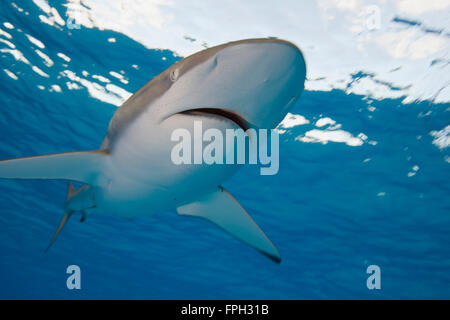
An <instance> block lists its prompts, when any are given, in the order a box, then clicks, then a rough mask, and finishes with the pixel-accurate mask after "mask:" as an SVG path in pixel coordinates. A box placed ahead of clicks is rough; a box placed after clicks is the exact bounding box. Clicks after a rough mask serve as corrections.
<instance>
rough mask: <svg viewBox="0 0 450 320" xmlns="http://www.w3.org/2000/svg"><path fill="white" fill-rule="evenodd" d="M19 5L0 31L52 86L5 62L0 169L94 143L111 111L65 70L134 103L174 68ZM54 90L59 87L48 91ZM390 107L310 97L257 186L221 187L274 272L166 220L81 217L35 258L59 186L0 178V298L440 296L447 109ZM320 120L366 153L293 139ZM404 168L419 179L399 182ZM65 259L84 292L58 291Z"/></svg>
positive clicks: (449, 216) (197, 227) (214, 233)
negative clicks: (272, 256)
mask: <svg viewBox="0 0 450 320" xmlns="http://www.w3.org/2000/svg"><path fill="white" fill-rule="evenodd" d="M52 5H53V6H55V7H56V8H57V9H58V11H60V12H64V10H65V7H62V6H60V5H58V4H57V3H53V4H52ZM20 6H21V8H23V9H24V10H25V11H27V12H29V15H25V14H23V13H20V12H18V11H17V10H16V9H15V8H13V7H12V6H11V5H10V4H9V3H2V5H1V6H0V17H1V21H0V22H4V21H9V22H10V23H11V24H13V25H14V27H15V28H14V29H11V30H9V29H6V28H5V27H3V26H1V27H2V29H4V30H5V31H7V32H8V33H9V34H11V35H12V37H13V39H10V40H9V41H11V42H14V45H15V46H16V48H17V49H18V50H20V52H22V53H23V55H24V56H25V57H26V58H27V59H28V60H29V62H30V64H31V65H34V66H37V67H39V68H40V69H41V70H43V71H44V72H45V73H46V74H48V75H49V78H46V77H43V76H41V75H39V74H37V73H36V72H34V71H33V70H32V69H31V66H30V65H28V64H26V63H23V62H19V61H17V60H15V59H14V57H13V56H12V55H11V54H9V53H5V52H2V53H0V63H1V66H0V67H1V70H0V83H1V87H0V101H1V107H0V108H1V113H0V137H1V143H0V159H9V158H15V157H21V156H31V155H39V154H48V153H58V152H67V151H78V150H92V149H96V148H98V146H99V145H100V143H101V141H102V139H103V137H104V135H105V132H106V128H107V125H108V122H109V120H110V118H111V116H112V115H113V113H114V111H115V110H116V107H115V106H114V105H112V104H109V103H105V102H102V101H100V100H98V99H95V98H93V97H92V96H91V95H90V94H89V92H88V90H87V89H86V88H81V89H80V90H68V87H67V85H66V82H67V81H69V80H68V79H67V78H66V77H62V76H61V77H59V78H58V75H59V73H60V72H61V71H63V70H71V71H73V72H75V73H76V74H77V75H78V76H81V74H82V71H83V70H85V71H87V72H88V73H89V74H90V75H93V74H99V75H107V76H108V77H109V79H110V80H111V81H112V83H113V84H115V85H117V86H119V87H122V88H124V89H125V90H127V91H129V92H135V91H136V90H137V89H139V88H140V87H141V86H143V85H144V84H145V83H147V82H148V81H149V80H150V79H151V78H152V77H153V76H155V75H157V74H158V73H159V72H161V71H163V70H164V69H166V68H167V67H168V66H170V65H171V64H173V63H174V62H175V61H176V60H177V59H180V58H176V57H174V56H173V54H172V52H170V51H165V50H152V49H148V48H145V47H144V46H142V45H141V44H139V43H138V42H136V41H134V40H132V39H130V38H128V37H126V36H125V35H123V34H119V33H116V32H112V31H101V30H98V29H86V28H81V29H79V30H72V31H70V30H68V29H67V27H61V28H60V29H58V28H55V27H52V26H49V25H47V24H44V23H41V21H40V20H39V18H38V12H37V11H38V9H37V7H36V6H35V5H34V4H33V3H31V1H30V2H23V3H21V4H20ZM25 33H26V34H30V35H32V36H33V37H35V38H37V39H40V40H41V41H42V42H43V43H45V49H42V50H41V51H43V52H45V53H46V54H47V55H48V56H49V57H50V58H51V59H52V60H53V61H54V65H53V66H52V67H51V68H49V67H47V66H45V65H44V64H43V60H42V59H41V58H40V57H39V56H38V55H36V53H35V51H34V50H35V49H37V48H38V47H36V45H32V44H31V43H30V42H29V41H28V39H27V38H26V37H25ZM0 37H1V36H0ZM111 37H114V38H116V40H117V41H116V43H110V42H108V41H107V39H108V38H111ZM3 39H6V38H4V37H3ZM2 48H8V46H7V45H6V44H4V43H0V49H2ZM58 52H62V53H65V54H67V55H68V56H70V57H71V61H70V62H65V61H64V60H62V59H60V58H58V57H57V55H56V54H57V53H58ZM162 57H165V58H166V59H165V60H163V59H162ZM64 64H66V66H64ZM133 65H138V66H139V68H138V69H136V68H134V67H133ZM3 69H8V70H10V71H13V72H14V73H15V74H16V76H17V77H18V79H17V80H14V79H12V78H11V77H9V76H8V75H7V74H6V73H5V72H4V71H3ZM111 70H114V71H116V72H118V71H120V70H123V71H124V73H125V74H126V77H127V78H128V79H129V83H128V84H124V83H122V82H120V81H119V79H117V78H114V77H112V76H109V72H110V71H111ZM91 80H93V79H91ZM54 84H57V85H59V86H60V88H61V89H62V92H55V91H50V90H49V89H50V88H51V85H54ZM37 86H44V90H41V89H39V88H38V87H37ZM401 100H402V99H398V100H392V99H384V100H374V101H373V102H372V103H371V105H372V106H373V107H375V108H376V110H375V111H374V112H370V111H369V110H367V99H366V98H365V97H363V96H358V95H353V94H350V95H349V94H346V93H345V92H343V91H340V90H333V91H330V92H320V91H305V92H304V94H303V95H302V97H301V99H300V101H299V102H298V104H297V105H296V106H295V108H294V110H292V111H291V112H292V113H294V114H301V115H303V116H305V117H306V118H307V119H310V120H311V122H310V123H309V124H307V125H304V126H297V127H294V128H292V129H288V130H287V132H286V133H285V134H283V135H281V136H280V139H281V140H280V143H281V144H280V171H279V173H278V174H277V175H274V176H260V175H259V169H258V168H256V167H252V166H248V167H244V168H243V169H242V170H241V171H240V172H239V173H238V174H237V175H235V176H234V177H233V178H231V179H230V180H228V181H227V182H226V183H225V184H224V186H225V187H226V188H227V189H228V190H230V192H231V193H232V194H233V195H234V196H235V197H236V198H237V199H238V200H239V201H240V202H241V204H242V205H243V206H244V207H245V208H246V209H247V210H248V212H249V213H250V214H251V215H252V216H253V218H254V219H255V220H256V222H257V223H258V224H259V225H260V226H261V228H262V229H263V230H264V231H265V232H266V234H267V235H268V236H269V238H270V239H271V240H272V241H273V243H274V244H275V245H276V246H277V248H278V249H279V251H280V253H281V255H282V258H283V261H282V263H281V264H280V265H277V264H275V263H273V262H272V261H270V260H269V259H267V258H266V257H264V256H263V255H261V254H259V253H258V252H256V251H255V250H252V249H250V248H248V247H246V246H244V245H243V244H241V243H240V242H239V241H237V240H235V239H234V238H231V237H230V236H229V235H227V234H225V233H223V232H221V231H220V230H218V229H217V228H216V227H215V226H213V225H210V224H208V222H206V221H202V220H199V219H189V218H183V217H179V216H177V215H176V214H175V212H174V211H173V212H172V211H171V212H162V213H159V214H157V215H155V216H151V217H148V218H141V219H136V220H133V221H129V220H124V219H120V218H116V217H109V216H96V215H92V216H90V217H89V218H88V219H87V220H86V221H85V222H84V223H79V222H78V219H77V217H76V218H74V219H72V220H71V221H70V222H69V223H68V224H67V226H66V227H65V229H64V230H63V232H62V234H61V235H60V237H59V238H58V240H57V241H56V243H55V245H54V246H53V247H52V248H51V250H50V251H49V252H48V253H46V254H45V253H44V249H45V248H46V246H47V244H48V241H49V240H50V238H51V236H52V235H53V233H54V231H55V229H56V227H57V225H58V223H59V221H60V219H61V215H62V207H63V203H64V200H65V196H66V188H67V185H66V182H64V181H9V180H1V181H0V298H2V299H18V298H27V299H47V298H57V299H84V298H87V299H97V298H113V299H116V298H126V299H129V298H133V299H330V298H331V299H336V298H338V299H354V298H357V299H361V298H363V299H366V298H367V299H380V298H387V299H396V298H425V299H428V298H446V299H448V298H450V248H449V245H450V232H449V231H450V200H449V196H448V195H449V191H450V183H449V178H450V171H449V166H450V164H449V163H447V162H446V160H445V157H446V156H447V157H448V156H449V151H448V148H447V149H442V150H441V149H439V148H438V147H437V146H436V145H434V144H433V143H432V142H433V139H434V138H433V137H432V136H431V135H430V134H429V133H430V131H433V130H441V129H442V128H444V127H445V126H446V125H448V122H449V117H448V111H447V109H448V108H449V104H434V103H431V102H427V101H425V102H420V103H419V102H417V103H411V104H406V105H405V104H401ZM320 115H326V116H328V117H331V118H332V119H334V120H336V121H337V122H338V123H341V124H343V126H344V129H345V130H346V131H349V132H351V133H353V134H358V133H359V132H363V133H364V134H365V135H367V136H368V137H369V139H370V140H371V141H376V142H377V144H375V145H373V144H369V143H364V144H363V145H362V146H358V147H352V146H349V145H346V144H344V143H334V142H329V143H327V144H321V143H302V142H301V141H297V140H295V137H297V136H298V135H300V134H301V133H304V131H305V130H310V129H313V127H314V125H313V122H314V121H313V119H318V118H319V116H320ZM369 116H370V117H369ZM366 159H370V160H366ZM447 159H448V158H447ZM364 160H366V161H364ZM415 165H417V166H418V167H419V168H420V169H419V170H417V171H416V174H415V175H413V176H408V172H412V169H411V168H412V167H413V166H415ZM72 264H76V265H79V266H80V268H81V270H82V282H81V283H82V289H81V290H68V289H67V288H66V278H67V276H68V275H67V274H66V268H67V266H68V265H72ZM372 264H375V265H378V266H380V268H381V286H382V288H381V290H368V289H367V287H366V279H367V277H368V275H367V274H366V268H367V267H368V266H369V265H372Z"/></svg>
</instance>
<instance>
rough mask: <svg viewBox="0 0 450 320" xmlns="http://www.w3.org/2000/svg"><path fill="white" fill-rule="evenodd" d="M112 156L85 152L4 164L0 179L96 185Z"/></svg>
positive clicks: (23, 159)
mask: <svg viewBox="0 0 450 320" xmlns="http://www.w3.org/2000/svg"><path fill="white" fill-rule="evenodd" d="M107 155H108V153H107V152H103V151H83V152H67V153H58V154H49V155H45V156H37V157H29V158H18V159H11V160H4V161H0V178H4V179H64V180H73V181H78V182H83V183H88V184H96V179H97V177H98V173H99V172H100V169H101V166H102V165H103V164H104V160H105V159H106V157H107Z"/></svg>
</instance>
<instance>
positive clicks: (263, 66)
mask: <svg viewBox="0 0 450 320" xmlns="http://www.w3.org/2000/svg"><path fill="white" fill-rule="evenodd" d="M305 76H306V65H305V61H304V58H303V55H302V53H301V51H300V50H299V49H298V48H297V47H296V46H295V45H294V44H292V43H290V42H288V41H284V40H279V39H271V38H270V39H247V40H241V41H235V42H230V43H226V44H222V45H219V46H216V47H212V48H208V49H206V50H203V51H200V52H197V53H195V54H193V55H191V56H189V57H187V58H184V59H182V60H180V61H178V62H177V63H175V64H174V65H172V66H171V67H169V68H168V69H167V70H165V71H164V72H162V73H161V74H159V75H158V76H156V77H154V78H153V79H152V80H151V81H150V82H149V83H147V84H146V85H145V86H144V87H142V88H141V89H139V90H138V91H137V92H136V93H134V94H133V95H132V96H131V97H130V98H129V99H128V100H127V101H125V102H124V104H123V105H122V106H121V107H120V108H119V109H118V110H117V111H116V112H115V114H114V116H113V118H112V120H111V122H110V124H109V127H108V132H107V136H106V138H105V139H104V141H103V143H102V144H101V146H100V148H99V150H97V151H82V152H68V153H59V154H51V155H44V156H35V157H28V158H18V159H11V160H4V161H0V178H6V179H64V180H68V181H69V188H68V193H67V199H66V202H65V205H64V215H63V218H62V221H61V223H60V225H59V227H58V229H57V231H56V233H55V235H54V236H53V238H52V239H51V241H50V244H49V246H48V248H49V247H50V246H51V245H52V244H53V242H54V241H55V239H56V237H57V236H58V234H59V233H60V231H61V229H62V228H63V227H64V225H65V224H66V222H67V221H68V220H69V218H70V217H71V216H72V215H73V214H74V213H75V212H81V214H82V218H81V220H82V221H83V220H84V219H85V217H86V216H87V215H88V214H91V213H93V212H95V213H104V214H114V215H118V216H123V217H127V218H133V217H136V216H145V215H149V214H152V213H156V212H160V211H164V210H169V209H173V208H175V209H176V211H177V213H178V214H179V215H182V216H194V217H200V218H204V219H206V220H209V221H210V222H212V223H214V224H216V225H217V226H219V227H220V228H222V229H223V230H225V231H226V232H228V233H229V234H231V235H232V236H234V237H236V238H237V239H239V240H241V241H242V242H244V243H246V244H248V245H250V246H251V247H253V248H255V249H257V250H258V251H260V252H261V253H263V254H265V255H266V256H268V257H269V258H271V259H272V260H274V261H276V262H278V263H279V262H280V261H281V257H280V254H279V252H278V250H277V249H276V248H275V246H274V245H273V244H272V242H271V241H270V240H269V239H268V237H267V236H266V235H265V234H264V233H263V231H262V230H261V229H260V228H259V227H258V226H257V224H256V223H255V222H254V221H253V219H252V218H251V217H250V216H249V215H248V214H247V212H246V211H245V210H244V209H243V208H242V206H241V205H240V204H239V203H238V202H237V201H236V200H235V199H234V197H233V196H232V195H231V194H230V193H229V192H228V191H226V190H225V189H224V188H223V187H222V186H221V184H222V183H223V181H224V180H225V179H226V178H228V177H230V176H231V175H232V174H234V173H235V172H236V171H237V169H238V168H239V167H240V166H239V165H214V164H213V165H208V164H200V165H176V164H174V163H172V162H171V161H170V159H171V158H170V155H171V148H172V147H173V142H171V133H172V132H173V131H174V130H175V129H177V128H187V129H188V130H193V123H194V121H202V124H203V127H204V128H205V129H207V128H217V129H219V130H222V131H223V130H225V129H227V128H234V129H239V128H241V129H243V130H244V131H246V130H247V129H249V128H258V129H260V128H266V129H272V128H275V127H276V126H277V124H278V123H279V122H280V121H281V120H282V119H283V118H284V117H285V115H286V113H287V112H288V111H289V110H290V109H291V107H292V106H294V104H295V103H296V101H297V100H298V98H299V96H300V94H301V92H302V91H303V88H304V81H305ZM72 181H74V182H81V183H82V186H81V187H79V188H78V189H77V190H75V188H74V187H73V184H72ZM48 248H47V249H48Z"/></svg>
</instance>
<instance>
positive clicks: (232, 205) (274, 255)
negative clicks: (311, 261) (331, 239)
mask: <svg viewBox="0 0 450 320" xmlns="http://www.w3.org/2000/svg"><path fill="white" fill-rule="evenodd" d="M177 212H178V214H180V215H189V216H194V217H200V218H204V219H206V220H209V221H211V222H213V223H214V224H216V225H217V226H219V227H221V228H222V229H224V230H225V231H227V232H228V233H230V234H231V235H232V236H234V237H236V238H237V239H239V240H241V241H242V242H244V243H246V244H248V245H250V246H252V247H253V248H255V249H257V250H258V251H260V252H261V253H263V254H265V255H266V256H268V257H269V258H271V259H272V260H274V261H275V262H277V263H279V262H281V257H280V253H279V252H278V250H277V249H276V248H275V246H274V245H273V244H272V242H271V241H270V240H269V238H267V236H266V235H265V234H264V232H263V231H262V230H261V229H260V228H259V227H258V225H257V224H256V223H255V221H253V219H252V218H251V217H250V216H249V215H248V213H247V212H246V211H245V210H244V208H242V206H241V205H240V204H239V203H238V202H237V201H236V199H234V198H233V196H232V195H231V194H230V193H229V192H228V191H226V190H225V189H223V188H222V187H220V188H218V189H217V191H215V192H212V193H210V194H208V195H207V196H205V197H203V198H202V199H200V200H199V201H196V202H192V203H190V204H187V205H184V206H181V207H178V208H177Z"/></svg>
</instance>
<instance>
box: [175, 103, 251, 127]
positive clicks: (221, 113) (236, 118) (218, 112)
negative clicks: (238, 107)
mask: <svg viewBox="0 0 450 320" xmlns="http://www.w3.org/2000/svg"><path fill="white" fill-rule="evenodd" d="M179 113H180V114H188V115H197V116H198V115H201V116H208V115H209V116H213V117H221V118H225V119H228V120H230V121H232V122H234V123H235V124H236V125H237V126H238V127H240V128H241V129H242V130H244V132H245V131H247V130H248V129H250V128H251V125H250V123H249V122H248V121H247V120H245V119H244V118H243V117H242V116H241V115H239V114H237V113H236V112H234V111H231V110H227V109H216V108H197V109H189V110H186V111H182V112H179Z"/></svg>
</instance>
